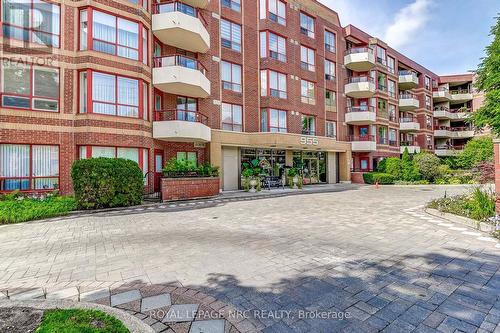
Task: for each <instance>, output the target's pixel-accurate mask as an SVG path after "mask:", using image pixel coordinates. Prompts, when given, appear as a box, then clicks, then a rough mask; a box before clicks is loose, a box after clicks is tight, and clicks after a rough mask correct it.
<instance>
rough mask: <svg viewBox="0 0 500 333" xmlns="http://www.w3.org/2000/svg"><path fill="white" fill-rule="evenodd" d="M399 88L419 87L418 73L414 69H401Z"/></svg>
mask: <svg viewBox="0 0 500 333" xmlns="http://www.w3.org/2000/svg"><path fill="white" fill-rule="evenodd" d="M398 83H399V89H400V90H408V89H414V88H416V87H418V76H417V73H415V72H412V71H399V79H398Z"/></svg>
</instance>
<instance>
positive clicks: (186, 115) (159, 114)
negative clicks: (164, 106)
mask: <svg viewBox="0 0 500 333" xmlns="http://www.w3.org/2000/svg"><path fill="white" fill-rule="evenodd" d="M153 138H155V139H159V140H165V141H173V142H210V141H211V139H212V132H211V130H210V127H208V118H207V117H206V116H205V115H203V114H201V113H199V112H196V111H187V110H178V109H173V110H164V111H156V112H155V118H154V122H153Z"/></svg>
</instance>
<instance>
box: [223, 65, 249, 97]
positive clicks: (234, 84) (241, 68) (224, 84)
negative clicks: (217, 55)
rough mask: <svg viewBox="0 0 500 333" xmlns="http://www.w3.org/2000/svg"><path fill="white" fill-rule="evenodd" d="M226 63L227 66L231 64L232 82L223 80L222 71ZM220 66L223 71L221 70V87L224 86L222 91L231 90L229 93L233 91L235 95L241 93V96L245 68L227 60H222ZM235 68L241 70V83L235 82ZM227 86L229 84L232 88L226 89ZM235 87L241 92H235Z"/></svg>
mask: <svg viewBox="0 0 500 333" xmlns="http://www.w3.org/2000/svg"><path fill="white" fill-rule="evenodd" d="M224 63H226V64H229V65H230V69H231V81H225V80H223V79H222V76H223V75H222V69H223V68H224V67H223V66H222V65H223V64H224ZM220 64H221V65H220V66H221V69H220V76H221V77H220V81H221V85H222V89H223V90H229V91H233V92H235V93H239V94H241V93H242V92H243V66H241V65H240V64H237V63H234V62H230V61H227V60H221V62H220ZM233 66H238V67H239V68H240V83H235V82H234V81H233ZM226 84H229V85H230V87H231V88H227V87H226ZM234 87H239V90H235V89H233V88H234Z"/></svg>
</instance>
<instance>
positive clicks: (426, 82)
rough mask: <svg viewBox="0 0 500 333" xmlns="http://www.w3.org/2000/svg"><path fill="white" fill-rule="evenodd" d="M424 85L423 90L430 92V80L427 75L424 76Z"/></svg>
mask: <svg viewBox="0 0 500 333" xmlns="http://www.w3.org/2000/svg"><path fill="white" fill-rule="evenodd" d="M424 85H425V89H427V90H431V78H430V77H428V76H427V75H426V76H425V81H424Z"/></svg>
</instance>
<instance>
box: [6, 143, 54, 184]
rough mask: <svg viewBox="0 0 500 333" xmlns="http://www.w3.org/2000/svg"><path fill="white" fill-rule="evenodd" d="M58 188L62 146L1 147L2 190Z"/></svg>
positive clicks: (8, 145) (7, 145)
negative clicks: (60, 147) (60, 149)
mask: <svg viewBox="0 0 500 333" xmlns="http://www.w3.org/2000/svg"><path fill="white" fill-rule="evenodd" d="M58 186H59V147H58V146H46V145H15V144H0V191H15V190H20V191H29V190H53V189H56V188H58Z"/></svg>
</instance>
